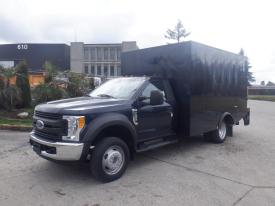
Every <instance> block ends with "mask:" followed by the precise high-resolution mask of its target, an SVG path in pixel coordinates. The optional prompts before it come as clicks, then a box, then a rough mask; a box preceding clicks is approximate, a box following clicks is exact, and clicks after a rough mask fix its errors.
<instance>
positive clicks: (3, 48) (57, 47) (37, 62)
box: [0, 43, 70, 72]
mask: <svg viewBox="0 0 275 206" xmlns="http://www.w3.org/2000/svg"><path fill="white" fill-rule="evenodd" d="M23 60H25V61H26V62H27V64H28V68H29V71H30V72H39V71H42V70H43V68H42V67H43V64H44V63H45V61H49V62H51V63H52V64H54V65H56V66H57V67H58V69H60V70H67V69H70V46H68V45H66V44H25V43H19V44H2V45H0V65H1V66H3V67H14V66H16V65H17V64H18V63H19V62H20V61H23Z"/></svg>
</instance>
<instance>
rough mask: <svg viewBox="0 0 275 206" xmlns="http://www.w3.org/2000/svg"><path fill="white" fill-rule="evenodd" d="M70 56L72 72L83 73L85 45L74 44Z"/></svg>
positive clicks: (80, 43) (81, 43)
mask: <svg viewBox="0 0 275 206" xmlns="http://www.w3.org/2000/svg"><path fill="white" fill-rule="evenodd" d="M70 56H71V60H70V63H71V71H72V72H76V73H83V60H84V43H83V42H72V43H71V51H70Z"/></svg>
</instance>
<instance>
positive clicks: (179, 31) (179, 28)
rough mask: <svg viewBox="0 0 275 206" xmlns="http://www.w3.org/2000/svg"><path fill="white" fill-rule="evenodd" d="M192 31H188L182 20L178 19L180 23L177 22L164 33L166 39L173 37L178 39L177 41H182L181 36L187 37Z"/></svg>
mask: <svg viewBox="0 0 275 206" xmlns="http://www.w3.org/2000/svg"><path fill="white" fill-rule="evenodd" d="M190 34H191V33H190V32H188V31H187V30H186V29H185V28H184V26H183V24H182V22H181V20H178V23H177V24H176V26H175V28H174V29H167V31H166V34H165V35H164V37H165V38H166V39H169V40H170V39H172V40H176V41H177V43H179V42H180V40H181V38H186V37H187V36H189V35H190Z"/></svg>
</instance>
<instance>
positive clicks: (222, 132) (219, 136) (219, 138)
mask: <svg viewBox="0 0 275 206" xmlns="http://www.w3.org/2000/svg"><path fill="white" fill-rule="evenodd" d="M204 136H205V139H206V140H207V141H211V142H214V143H223V142H224V141H225V139H226V137H227V125H226V123H225V121H224V120H223V121H221V122H220V123H219V124H218V126H217V129H216V130H214V131H211V132H208V133H205V134H204Z"/></svg>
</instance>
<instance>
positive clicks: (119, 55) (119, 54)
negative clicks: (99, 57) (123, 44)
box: [117, 48, 121, 60]
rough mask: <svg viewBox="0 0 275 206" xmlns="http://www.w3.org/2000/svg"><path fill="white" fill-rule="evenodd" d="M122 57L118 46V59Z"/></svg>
mask: <svg viewBox="0 0 275 206" xmlns="http://www.w3.org/2000/svg"><path fill="white" fill-rule="evenodd" d="M120 57H121V49H120V48H118V49H117V59H118V60H120Z"/></svg>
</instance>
